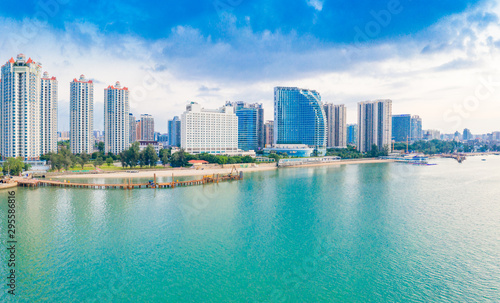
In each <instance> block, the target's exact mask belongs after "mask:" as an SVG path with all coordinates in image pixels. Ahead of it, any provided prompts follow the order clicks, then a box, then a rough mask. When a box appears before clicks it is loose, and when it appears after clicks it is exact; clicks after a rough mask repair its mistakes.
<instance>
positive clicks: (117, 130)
mask: <svg viewBox="0 0 500 303" xmlns="http://www.w3.org/2000/svg"><path fill="white" fill-rule="evenodd" d="M129 113H130V104H129V90H128V88H126V87H123V88H122V87H121V85H120V82H116V85H115V86H112V85H110V86H108V88H106V89H104V144H105V150H106V152H107V153H108V152H111V153H113V154H115V155H116V154H119V153H121V152H122V151H124V150H125V149H127V148H129V144H130V142H129V139H130V138H129V131H130V129H129Z"/></svg>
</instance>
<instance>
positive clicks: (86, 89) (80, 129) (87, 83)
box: [69, 75, 94, 154]
mask: <svg viewBox="0 0 500 303" xmlns="http://www.w3.org/2000/svg"><path fill="white" fill-rule="evenodd" d="M69 110H70V120H69V126H70V141H69V146H70V149H71V152H72V153H73V154H80V153H83V152H85V153H87V154H90V153H92V152H93V151H94V136H93V131H94V83H93V82H92V80H87V79H85V76H84V75H80V79H79V80H77V79H76V78H75V79H73V82H71V83H70V101H69Z"/></svg>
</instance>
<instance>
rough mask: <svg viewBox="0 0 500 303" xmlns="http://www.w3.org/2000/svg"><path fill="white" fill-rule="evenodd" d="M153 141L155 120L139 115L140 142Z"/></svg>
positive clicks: (149, 116)
mask: <svg viewBox="0 0 500 303" xmlns="http://www.w3.org/2000/svg"><path fill="white" fill-rule="evenodd" d="M154 139H155V120H154V118H153V116H151V115H148V114H142V115H141V140H142V141H153V140H154Z"/></svg>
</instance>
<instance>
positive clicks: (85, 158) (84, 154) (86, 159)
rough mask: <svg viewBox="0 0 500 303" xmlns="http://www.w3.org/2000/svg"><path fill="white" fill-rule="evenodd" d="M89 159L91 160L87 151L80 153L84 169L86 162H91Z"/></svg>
mask: <svg viewBox="0 0 500 303" xmlns="http://www.w3.org/2000/svg"><path fill="white" fill-rule="evenodd" d="M89 160H90V155H89V154H87V153H86V152H83V153H81V154H80V162H79V163H80V165H81V166H82V169H83V167H84V166H85V164H87V163H89Z"/></svg>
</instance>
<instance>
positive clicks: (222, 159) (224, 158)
mask: <svg viewBox="0 0 500 303" xmlns="http://www.w3.org/2000/svg"><path fill="white" fill-rule="evenodd" d="M228 161H229V157H228V156H219V157H217V163H219V164H221V165H224V164H226V163H228Z"/></svg>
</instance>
